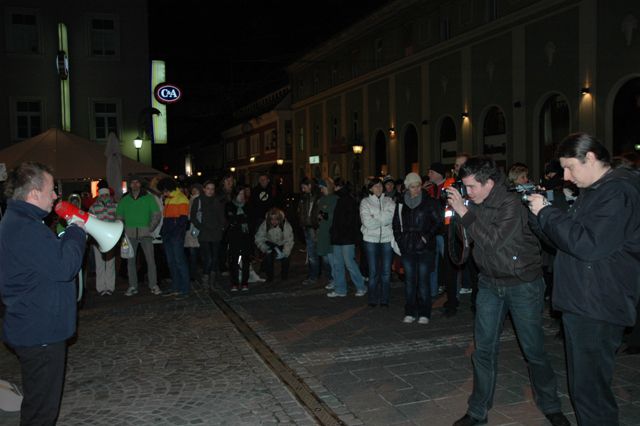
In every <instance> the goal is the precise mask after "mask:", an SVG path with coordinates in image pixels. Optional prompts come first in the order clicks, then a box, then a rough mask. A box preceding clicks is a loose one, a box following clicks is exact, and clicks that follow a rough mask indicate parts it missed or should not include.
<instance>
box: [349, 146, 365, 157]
mask: <svg viewBox="0 0 640 426" xmlns="http://www.w3.org/2000/svg"><path fill="white" fill-rule="evenodd" d="M351 149H352V150H353V153H354V154H356V155H358V154H362V151H363V150H364V146H362V145H360V144H359V143H354V144H353V145H351Z"/></svg>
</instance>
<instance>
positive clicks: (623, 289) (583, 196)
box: [528, 133, 640, 426]
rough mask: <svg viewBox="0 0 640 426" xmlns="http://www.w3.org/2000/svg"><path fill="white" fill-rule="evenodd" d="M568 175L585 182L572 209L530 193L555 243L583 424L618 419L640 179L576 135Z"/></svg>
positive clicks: (639, 243) (564, 153)
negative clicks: (617, 370) (620, 352)
mask: <svg viewBox="0 0 640 426" xmlns="http://www.w3.org/2000/svg"><path fill="white" fill-rule="evenodd" d="M558 157H559V159H560V164H561V166H562V168H563V169H564V179H565V180H567V181H571V182H573V183H574V184H575V185H576V186H577V187H578V188H580V195H578V198H577V199H576V200H575V202H574V203H573V204H572V206H571V207H570V208H569V210H568V211H564V210H563V209H560V208H558V207H557V206H555V205H551V204H550V203H549V202H548V200H547V199H546V198H545V197H543V196H542V195H540V194H532V195H529V196H528V201H529V208H530V210H531V212H532V213H533V214H534V215H536V217H537V223H538V224H539V226H540V228H541V230H542V231H543V232H544V235H545V236H546V237H547V238H548V239H549V240H551V242H552V243H553V244H554V245H555V247H556V249H557V252H556V257H555V262H554V283H553V296H552V300H553V307H554V308H555V309H557V310H559V311H561V312H562V322H563V327H564V335H565V347H566V354H567V365H568V368H567V373H568V380H569V394H570V396H571V401H572V403H573V407H574V408H575V412H576V418H577V420H578V424H580V425H581V426H582V425H617V424H618V406H617V404H616V398H615V395H614V393H613V391H612V389H611V382H612V379H613V370H614V365H615V353H616V350H617V349H618V347H619V346H620V344H621V342H622V335H623V333H624V329H625V327H627V326H633V324H634V323H635V320H636V305H637V303H638V299H639V298H640V260H639V259H640V215H638V211H640V180H639V179H638V175H637V174H636V173H635V172H633V171H631V170H628V169H625V168H617V169H612V168H611V165H610V161H611V160H610V156H609V152H608V151H607V149H606V148H605V147H604V146H603V145H602V144H601V143H600V142H599V141H598V140H597V139H596V138H594V137H593V136H591V135H588V134H586V133H574V134H571V135H569V136H567V138H565V139H564V140H563V141H562V142H561V143H560V145H559V146H558Z"/></svg>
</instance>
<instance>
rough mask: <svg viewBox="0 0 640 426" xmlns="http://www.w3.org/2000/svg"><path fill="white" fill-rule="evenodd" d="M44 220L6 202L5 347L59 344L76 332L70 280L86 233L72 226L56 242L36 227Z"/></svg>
mask: <svg viewBox="0 0 640 426" xmlns="http://www.w3.org/2000/svg"><path fill="white" fill-rule="evenodd" d="M47 215H48V212H46V211H44V210H42V209H40V208H39V207H37V206H34V205H33V204H30V203H27V202H25V201H20V200H9V203H8V207H7V212H6V214H5V216H4V218H3V219H2V221H0V294H1V295H2V301H3V302H4V305H5V306H6V312H5V315H4V321H3V333H2V337H3V339H4V341H5V342H7V343H8V344H9V345H11V346H17V347H31V346H41V345H44V344H50V343H58V342H63V341H65V340H66V339H68V338H69V337H71V336H72V335H73V334H74V333H75V331H76V285H75V277H76V274H77V273H78V271H79V270H80V266H81V265H82V259H83V256H84V249H85V244H86V233H85V232H84V231H83V230H82V229H81V228H79V227H77V226H73V225H72V226H69V227H67V229H66V231H65V233H64V235H63V236H62V237H61V238H58V237H56V235H55V234H54V233H53V232H52V231H51V230H50V229H49V228H48V227H47V226H46V225H45V224H44V223H43V222H42V220H43V219H44V218H45V217H46V216H47Z"/></svg>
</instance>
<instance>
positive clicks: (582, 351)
mask: <svg viewBox="0 0 640 426" xmlns="http://www.w3.org/2000/svg"><path fill="white" fill-rule="evenodd" d="M562 324H563V326H564V341H565V347H566V351H567V376H568V380H569V394H570V395H571V402H572V403H573V408H575V410H576V419H577V420H578V424H579V425H580V426H596V425H611V426H616V425H618V424H619V423H618V405H617V404H616V399H615V396H614V394H613V392H612V391H611V380H612V379H613V369H614V365H615V361H616V349H618V347H619V346H620V344H621V343H622V335H623V333H624V327H622V326H619V325H615V324H610V323H607V322H604V321H598V320H594V319H591V318H587V317H584V316H580V315H575V314H571V313H568V312H564V313H563V314H562Z"/></svg>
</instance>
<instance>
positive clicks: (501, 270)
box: [460, 179, 542, 286]
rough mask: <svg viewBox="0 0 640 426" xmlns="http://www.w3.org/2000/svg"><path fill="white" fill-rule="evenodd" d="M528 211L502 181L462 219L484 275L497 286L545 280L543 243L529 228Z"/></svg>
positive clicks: (472, 204)
mask: <svg viewBox="0 0 640 426" xmlns="http://www.w3.org/2000/svg"><path fill="white" fill-rule="evenodd" d="M528 212H529V211H528V209H527V208H526V207H525V205H524V204H523V203H522V200H521V199H520V196H519V194H518V193H516V192H509V191H507V187H506V186H505V185H504V179H500V181H499V182H496V183H495V185H494V187H493V189H492V190H491V192H490V193H489V195H488V196H487V198H486V199H485V200H484V201H483V202H482V203H481V204H479V205H476V204H474V203H470V206H469V210H468V212H467V213H466V214H465V215H464V216H463V217H462V218H460V221H461V222H462V224H463V225H464V227H465V229H466V230H467V235H468V237H469V239H470V240H471V241H473V259H474V260H475V262H476V265H477V266H478V269H479V271H480V274H481V275H483V276H484V277H485V279H487V280H489V281H491V282H493V283H495V284H496V285H500V286H510V285H518V284H523V283H529V282H532V281H535V280H537V279H538V278H540V277H542V258H541V254H540V243H539V242H538V239H537V238H536V236H535V235H534V233H533V231H532V230H531V228H529V224H528Z"/></svg>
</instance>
